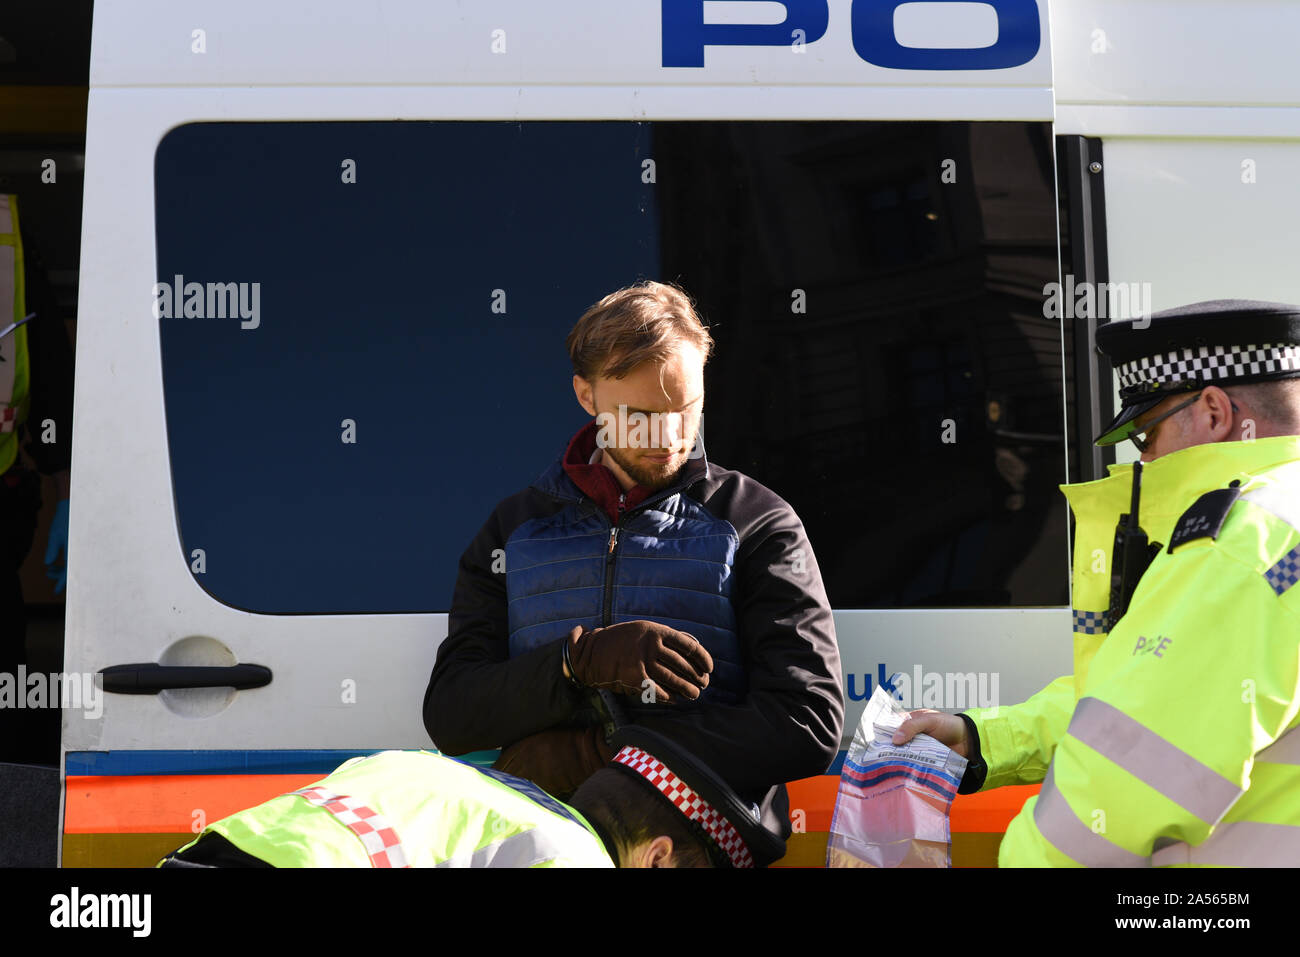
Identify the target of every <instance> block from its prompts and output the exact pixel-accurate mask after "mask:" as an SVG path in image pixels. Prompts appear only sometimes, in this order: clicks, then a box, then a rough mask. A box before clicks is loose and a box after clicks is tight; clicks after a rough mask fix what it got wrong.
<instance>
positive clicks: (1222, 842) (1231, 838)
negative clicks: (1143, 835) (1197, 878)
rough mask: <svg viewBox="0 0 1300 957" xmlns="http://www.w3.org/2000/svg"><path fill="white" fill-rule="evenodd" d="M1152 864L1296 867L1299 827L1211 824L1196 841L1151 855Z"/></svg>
mask: <svg viewBox="0 0 1300 957" xmlns="http://www.w3.org/2000/svg"><path fill="white" fill-rule="evenodd" d="M1151 863H1152V864H1153V865H1155V866H1156V867H1167V866H1169V865H1170V864H1210V865H1215V866H1218V867H1296V866H1297V865H1300V827H1293V826H1291V825H1290V824H1265V823H1264V822H1262V821H1232V822H1231V823H1228V824H1221V825H1220V826H1219V827H1217V828H1215V830H1214V833H1213V834H1211V835H1210V836H1209V837H1208V838H1206V839H1205V840H1204V841H1202V842H1201V843H1200V844H1198V845H1197V846H1196V847H1190V846H1188V845H1187V844H1171V845H1170V846H1169V847H1163V848H1161V849H1160V850H1158V851H1156V852H1155V853H1154V854H1152V855H1151Z"/></svg>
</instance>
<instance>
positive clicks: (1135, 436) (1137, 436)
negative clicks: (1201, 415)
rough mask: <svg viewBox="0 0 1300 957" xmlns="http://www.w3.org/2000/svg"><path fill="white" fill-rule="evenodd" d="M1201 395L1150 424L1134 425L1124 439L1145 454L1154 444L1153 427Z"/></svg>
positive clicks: (1194, 401) (1233, 409) (1235, 410)
mask: <svg viewBox="0 0 1300 957" xmlns="http://www.w3.org/2000/svg"><path fill="white" fill-rule="evenodd" d="M1201 395H1202V393H1200V392H1198V393H1196V394H1195V395H1194V396H1192V397H1191V398H1190V399H1188V400H1187V401H1186V402H1180V403H1178V404H1177V405H1176V406H1174V407H1173V408H1172V409H1169V410H1168V411H1167V412H1163V413H1161V414H1160V415H1158V416H1156V417H1155V418H1154V419H1152V420H1151V421H1150V422H1148V423H1146V424H1145V425H1143V426H1140V427H1137V426H1136V424H1135V427H1134V429H1133V431H1132V432H1130V433H1129V434H1128V435H1126V436H1124V438H1126V439H1128V440H1129V441H1131V442H1132V443H1133V444H1134V445H1135V446H1137V450H1138V451H1139V452H1145V451H1146V450H1147V449H1149V448H1151V445H1152V443H1154V442H1155V438H1156V437H1155V427H1156V426H1157V425H1158V424H1159V423H1161V422H1163V421H1164V420H1165V419H1167V418H1169V417H1170V416H1171V415H1173V414H1174V413H1175V412H1181V411H1182V410H1183V409H1185V408H1187V407H1188V406H1189V405H1194V404H1196V402H1197V400H1199V399H1200V397H1201ZM1228 401H1229V402H1230V403H1231V405H1232V411H1233V412H1238V411H1240V410H1239V409H1238V408H1237V403H1235V402H1233V401H1232V400H1231V399H1229V400H1228ZM1121 441H1122V440H1121Z"/></svg>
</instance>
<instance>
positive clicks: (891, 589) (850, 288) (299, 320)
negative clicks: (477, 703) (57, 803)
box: [62, 0, 1300, 865]
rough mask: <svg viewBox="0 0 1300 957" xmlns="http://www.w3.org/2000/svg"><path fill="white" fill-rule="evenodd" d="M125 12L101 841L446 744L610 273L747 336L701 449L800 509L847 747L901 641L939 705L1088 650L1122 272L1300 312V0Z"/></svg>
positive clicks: (987, 692)
mask: <svg viewBox="0 0 1300 957" xmlns="http://www.w3.org/2000/svg"><path fill="white" fill-rule="evenodd" d="M94 13H95V16H94V33H93V41H92V43H93V53H92V71H91V92H90V101H89V118H88V132H87V147H86V148H87V152H86V173H87V175H86V194H85V205H84V220H83V243H84V245H83V250H82V257H81V276H80V316H79V332H78V344H77V345H78V354H77V392H76V413H75V448H74V458H73V472H72V502H73V506H72V518H71V542H70V549H69V552H70V555H71V556H72V562H71V567H70V573H69V580H68V614H67V640H66V668H67V670H68V671H69V672H93V673H99V672H103V671H105V670H106V669H113V670H112V671H110V673H109V675H108V676H107V677H106V679H105V681H106V686H107V687H108V688H109V689H111V690H110V691H108V692H106V694H105V698H104V701H103V713H102V716H99V717H97V718H91V717H89V716H88V714H86V713H84V712H76V711H69V712H68V713H67V714H66V715H65V728H64V740H63V747H64V769H63V770H64V775H65V777H64V782H65V785H64V789H63V817H62V820H63V841H62V860H63V862H64V863H65V864H69V865H104V864H147V863H151V862H152V861H154V860H156V859H157V858H158V857H159V856H160V855H161V854H162V853H163V852H165V851H167V850H169V849H171V848H173V847H175V846H177V845H179V844H180V843H182V842H183V841H184V840H185V839H187V836H188V835H190V834H191V833H192V832H194V831H197V830H199V829H200V828H201V827H202V825H203V823H205V822H206V821H208V820H213V819H215V818H216V817H218V816H221V815H223V814H225V813H229V812H230V811H232V810H235V809H236V808H238V807H243V806H247V805H250V804H253V803H256V802H257V801H260V800H263V799H264V798H266V797H269V796H271V795H273V794H276V793H279V792H281V791H284V790H291V789H292V788H291V787H290V786H289V785H290V784H292V783H293V782H296V781H302V780H310V779H312V778H314V777H319V776H320V775H321V774H324V773H326V772H327V771H329V770H330V769H332V768H333V767H334V766H335V765H337V764H338V763H341V761H342V760H343V759H344V758H345V757H347V756H350V755H352V754H356V753H359V752H363V751H367V750H371V749H380V748H393V747H401V748H415V747H427V746H429V745H430V742H429V739H428V737H427V735H426V733H425V731H424V728H423V727H422V724H421V700H422V696H423V693H424V690H425V685H426V682H427V679H428V675H429V671H430V668H431V666H432V663H433V659H434V654H435V651H436V648H437V645H438V643H439V641H440V640H441V639H442V638H443V637H444V636H445V633H446V627H447V614H446V613H447V609H448V605H449V601H450V596H451V590H452V585H453V582H454V580H455V575H456V563H457V559H458V557H459V555H460V553H461V551H462V550H463V549H464V547H465V546H466V545H467V544H468V543H469V541H470V539H471V537H472V536H473V534H474V533H475V531H476V530H477V528H478V527H479V525H480V523H481V522H482V521H483V520H484V519H485V518H486V517H487V515H488V514H489V513H490V510H491V508H492V506H493V505H494V504H495V503H496V502H497V501H498V500H499V499H500V498H502V497H504V496H506V495H508V494H510V493H512V492H514V491H517V490H518V489H520V488H522V487H523V486H524V485H525V484H526V483H528V482H529V481H531V479H532V478H533V477H534V476H535V475H536V474H538V473H539V472H540V471H541V470H542V469H543V468H544V467H545V466H546V465H547V464H548V463H549V461H551V460H552V458H553V457H554V456H555V455H556V454H558V452H559V450H560V449H561V448H562V447H563V445H564V443H565V441H566V440H567V439H568V437H569V436H570V435H571V434H572V433H573V432H574V431H576V429H577V428H578V427H579V426H580V425H581V424H582V421H583V413H582V412H581V410H580V409H579V408H578V407H577V405H576V403H574V401H573V399H572V397H571V395H570V390H569V386H568V377H569V374H570V369H569V368H568V365H567V362H566V356H565V353H564V349H563V338H564V335H565V333H566V332H567V330H568V329H569V327H570V326H571V325H572V323H573V321H574V320H575V319H576V317H577V316H578V315H579V314H580V313H581V312H582V310H583V309H584V308H585V307H586V306H587V305H588V304H590V303H591V302H593V301H595V300H596V299H597V298H599V297H600V296H601V295H603V294H604V293H606V292H609V291H611V290H613V289H615V288H617V287H619V286H622V285H626V284H627V283H629V282H631V281H633V280H636V279H638V278H657V279H664V280H671V281H677V282H680V283H681V284H682V285H683V286H684V288H685V289H687V290H688V291H689V292H690V293H691V294H692V295H693V296H694V297H695V298H696V299H697V300H698V302H699V305H700V308H701V311H702V313H703V314H704V316H705V318H706V320H707V321H710V322H711V323H712V324H713V327H714V334H715V338H716V340H717V342H718V350H717V353H716V357H715V358H714V359H713V360H712V361H711V362H710V364H709V366H708V369H707V373H706V375H707V379H706V384H707V390H708V391H707V403H706V412H705V433H706V436H707V440H708V453H709V456H710V458H712V459H713V460H715V461H717V462H719V463H721V464H724V465H726V466H728V467H730V468H735V469H739V470H741V471H744V472H746V473H748V474H750V475H752V476H754V477H756V478H757V479H759V480H760V481H762V482H763V483H764V484H766V485H768V486H769V487H771V488H773V489H774V490H776V491H777V492H778V493H779V494H781V495H782V496H783V497H784V498H786V499H787V500H788V501H789V502H791V504H792V505H793V506H794V507H795V508H796V510H797V511H798V512H799V514H800V516H801V517H802V519H803V521H804V523H805V525H806V527H807V529H808V532H809V535H810V538H811V541H812V544H813V546H814V548H815V549H816V552H817V556H818V560H819V562H820V565H821V568H822V571H823V575H824V578H825V582H826V585H827V589H828V593H829V595H830V597H831V600H832V604H833V605H834V607H835V608H836V626H837V631H838V634H839V642H840V649H841V653H842V656H843V668H844V674H845V679H846V688H847V690H848V693H849V697H850V699H851V700H850V701H849V702H848V703H849V713H848V720H847V722H846V726H845V733H846V735H851V733H852V728H853V725H854V724H855V723H856V720H857V715H858V714H859V713H860V710H861V707H862V701H863V699H864V698H865V697H866V696H867V695H868V694H869V693H870V691H871V689H872V687H873V686H874V684H875V683H876V682H879V681H880V680H882V679H883V678H884V677H885V676H886V675H887V674H889V673H891V672H894V671H899V672H902V673H904V675H906V676H908V679H909V681H908V684H909V689H908V690H909V691H910V700H909V703H910V704H911V705H912V706H918V707H919V706H938V707H944V708H949V709H960V708H963V707H969V706H973V705H977V704H986V703H994V700H996V701H1000V702H1002V703H1012V702H1016V701H1020V700H1023V699H1024V698H1025V697H1027V696H1028V695H1030V694H1032V693H1033V692H1034V691H1036V690H1037V689H1038V688H1040V687H1041V686H1043V685H1044V684H1045V683H1047V682H1048V681H1049V680H1051V679H1052V678H1053V677H1055V676H1057V675H1059V674H1063V673H1066V672H1068V671H1069V669H1070V644H1071V641H1070V633H1071V625H1070V621H1071V618H1070V611H1069V583H1068V569H1069V558H1068V553H1069V545H1068V512H1067V508H1066V505H1065V502H1064V499H1063V497H1062V496H1061V495H1060V494H1059V492H1058V491H1057V488H1056V487H1057V485H1058V484H1059V483H1062V482H1064V481H1067V479H1068V480H1078V479H1080V478H1088V477H1095V476H1098V475H1100V474H1102V469H1103V468H1104V464H1105V463H1104V461H1103V458H1102V455H1101V453H1100V452H1098V451H1096V450H1093V449H1092V447H1091V444H1090V439H1091V437H1092V436H1093V434H1094V433H1095V431H1096V429H1097V426H1098V424H1099V423H1100V422H1102V421H1104V420H1106V419H1107V418H1108V415H1109V411H1110V407H1111V403H1112V401H1113V399H1112V396H1111V394H1110V393H1109V390H1104V389H1099V388H1098V387H1097V385H1096V383H1098V382H1100V381H1103V380H1102V376H1103V375H1108V374H1109V370H1108V369H1106V368H1105V367H1104V366H1100V365H1099V360H1098V358H1097V357H1096V355H1095V354H1094V352H1093V350H1092V349H1091V346H1090V333H1091V330H1092V329H1093V328H1094V327H1095V325H1096V324H1097V322H1098V321H1100V317H1099V316H1098V313H1099V312H1100V310H1099V309H1096V308H1094V309H1092V310H1091V311H1090V310H1089V308H1088V302H1089V298H1088V297H1089V295H1094V294H1095V293H1097V291H1098V290H1097V287H1096V285H1095V284H1098V283H1102V282H1108V283H1112V284H1114V285H1113V286H1112V289H1114V290H1122V291H1123V292H1124V294H1125V295H1126V296H1127V297H1128V298H1127V302H1128V305H1127V308H1129V309H1130V310H1131V311H1137V310H1145V309H1160V308H1165V307H1168V306H1172V305H1176V304H1180V303H1183V302H1188V301H1193V300H1198V299H1206V298H1215V297H1220V296H1243V297H1250V298H1259V299H1275V300H1300V274H1297V272H1296V271H1295V270H1294V268H1293V262H1292V260H1293V258H1294V225H1293V224H1294V223H1295V222H1296V221H1297V219H1300V176H1298V175H1297V173H1300V108H1298V107H1300V75H1297V74H1296V72H1295V71H1294V70H1292V69H1290V68H1289V66H1288V64H1289V63H1290V62H1291V60H1290V58H1291V54H1292V45H1293V38H1294V37H1295V36H1296V35H1297V32H1298V31H1300V8H1297V7H1296V6H1295V5H1293V4H1290V3H1287V2H1285V0H1238V2H1234V3H1232V4H1227V3H1216V4H1171V3H1159V2H1154V0H1122V2H1121V0H1069V2H1056V3H1049V2H1046V0H1037V2H1035V0H990V2H985V3H967V2H952V0H943V2H915V3H899V2H895V0H785V2H768V3H762V2H758V3H752V2H740V0H629V2H623V3H617V4H613V3H598V2H594V0H592V2H586V3H581V2H576V0H564V2H558V3H535V2H527V0H496V2H492V3H481V2H476V3H469V2H453V0H437V2H421V0H398V2H390V3H384V4H369V3H355V2H351V0H349V2H320V0H315V2H305V0H295V2H275V3H264V2H256V0H222V2H220V3H217V2H202V3H189V4H175V3H171V2H168V0H131V2H111V0H101V2H100V3H98V4H97V5H96V7H95V11H94ZM1053 284H1060V285H1061V286H1062V287H1063V288H1064V290H1065V291H1064V292H1063V294H1062V295H1061V296H1060V297H1059V298H1054V297H1053V295H1052V293H1053V291H1054V290H1055V289H1056V286H1054V285H1053ZM1089 290H1091V292H1089ZM1098 298H1099V299H1100V300H1101V301H1106V302H1110V303H1111V304H1112V305H1113V304H1114V301H1113V300H1115V296H1114V295H1110V296H1108V295H1107V294H1106V290H1105V289H1104V288H1103V289H1101V291H1100V296H1098V297H1095V298H1094V300H1093V301H1094V303H1095V302H1096V301H1097V299H1098ZM1121 454H1122V453H1121ZM189 668H206V669H227V670H225V671H206V672H194V671H187V670H186V669H189ZM195 684H198V685H210V687H194V686H192V685H195ZM232 686H233V687H232ZM126 692H136V693H126ZM142 692H143V693H142ZM484 707H491V702H484ZM833 782H834V778H833V776H829V775H828V776H827V779H826V781H825V782H816V781H814V782H806V783H805V785H804V786H803V788H802V790H801V789H800V788H798V787H796V788H793V789H792V805H793V806H794V807H796V808H797V809H799V810H800V811H801V812H806V813H805V819H804V820H801V821H800V822H799V823H800V824H801V825H803V826H801V827H797V828H796V830H797V831H800V833H797V834H796V835H795V838H794V840H792V842H791V857H790V861H791V862H793V863H816V862H817V860H818V855H819V854H820V853H823V852H824V832H825V829H826V817H827V814H828V812H829V804H828V801H829V798H828V795H833ZM961 800H965V799H961ZM959 806H960V805H959ZM954 820H955V826H956V830H957V831H959V832H960V833H958V834H956V835H955V839H954V858H955V861H956V862H957V863H959V864H960V863H988V862H990V856H991V855H995V854H996V845H997V840H998V838H999V835H998V834H997V833H996V830H997V828H996V827H990V826H989V825H987V824H983V825H979V824H970V825H969V826H968V825H966V824H963V822H962V821H961V820H959V819H957V818H956V817H955V818H954ZM983 820H987V819H983ZM818 832H821V833H820V834H819V833H818ZM819 842H820V843H819Z"/></svg>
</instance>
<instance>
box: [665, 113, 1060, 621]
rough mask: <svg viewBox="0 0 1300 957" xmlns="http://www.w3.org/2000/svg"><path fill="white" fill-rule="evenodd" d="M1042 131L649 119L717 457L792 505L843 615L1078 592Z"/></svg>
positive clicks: (669, 251) (1051, 599)
mask: <svg viewBox="0 0 1300 957" xmlns="http://www.w3.org/2000/svg"><path fill="white" fill-rule="evenodd" d="M1049 137H1050V128H1049V127H1048V126H1047V125H1045V124H1014V123H986V124H967V123H762V124H759V123H751V124H741V123H735V124H685V123H681V124H658V125H657V126H656V144H655V152H656V155H657V156H658V157H659V163H660V170H661V172H662V175H661V184H662V189H661V193H660V202H661V208H662V216H663V221H664V262H665V267H666V268H665V274H666V275H667V276H669V277H671V278H675V279H678V280H679V281H681V282H682V283H683V285H684V286H685V287H686V288H687V289H688V290H689V291H690V292H691V293H692V294H694V295H695V296H697V297H698V299H699V300H700V303H701V306H702V309H703V311H704V312H705V314H706V315H707V316H708V318H709V319H710V320H711V321H712V322H714V323H715V326H716V328H715V336H716V338H717V340H718V352H717V357H716V358H715V360H714V361H713V363H711V365H710V367H709V376H710V378H709V389H708V403H707V410H706V416H707V422H708V426H709V429H708V435H709V450H710V455H711V456H712V457H713V458H715V459H716V460H717V461H719V462H720V463H721V464H723V465H728V466H734V467H736V468H740V469H742V470H745V471H747V472H750V473H751V474H753V475H755V477H757V478H759V479H760V480H761V481H763V482H765V483H766V484H768V485H770V486H771V487H772V488H773V489H775V490H776V491H777V492H778V493H780V494H781V495H782V496H783V497H785V498H787V499H788V500H789V501H790V502H791V503H792V504H793V505H794V506H795V508H796V510H797V511H798V512H799V514H800V515H801V517H802V518H803V520H804V522H805V524H806V525H807V527H808V530H809V534H810V536H811V538H812V541H813V545H814V547H815V548H816V549H817V552H818V557H819V561H820V563H821V565H822V573H823V576H824V577H825V579H826V583H827V588H828V591H829V593H830V596H831V601H832V604H833V605H835V606H836V607H839V608H846V607H872V606H890V605H922V604H939V605H962V604H992V605H997V604H1056V603H1061V602H1064V600H1065V596H1066V580H1067V568H1066V564H1065V559H1064V556H1065V554H1066V549H1065V538H1064V536H1065V525H1064V513H1063V509H1062V508H1061V507H1060V506H1061V503H1060V500H1059V498H1058V495H1059V493H1058V492H1057V490H1056V485H1057V484H1058V483H1059V482H1062V481H1064V477H1065V471H1064V464H1065V460H1064V449H1063V445H1062V443H1061V437H1060V432H1061V422H1062V382H1061V353H1060V330H1059V327H1058V325H1057V323H1056V322H1055V321H1051V320H1047V319H1045V318H1044V317H1043V315H1042V305H1041V303H1042V288H1043V285H1044V284H1045V283H1047V282H1049V281H1051V280H1053V279H1054V278H1055V277H1056V275H1057V241H1056V206H1055V190H1054V185H1053V181H1052V159H1051V142H1050V139H1049ZM704 157H708V160H707V162H706V161H704V160H703V159H702V158H704ZM945 160H952V161H953V162H952V164H951V166H950V168H951V169H952V170H953V178H955V182H952V183H945V182H942V181H941V172H942V170H943V168H944V161H945ZM677 164H681V168H682V169H685V170H689V175H685V174H683V175H673V171H674V170H675V169H676V168H678V166H677ZM796 289H799V290H802V291H803V293H804V296H805V298H806V312H802V313H800V312H794V311H792V310H791V307H790V304H791V296H792V290H796ZM990 400H996V408H997V421H991V420H990V417H989V414H988V413H989V408H990V405H989V403H990ZM947 425H950V426H951V429H950V430H946V428H945V427H946V426H947ZM945 431H947V432H948V437H949V438H950V439H951V438H955V441H950V442H944V441H943V438H944V435H945ZM1013 460H1014V464H1013Z"/></svg>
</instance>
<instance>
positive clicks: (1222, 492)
mask: <svg viewBox="0 0 1300 957" xmlns="http://www.w3.org/2000/svg"><path fill="white" fill-rule="evenodd" d="M1240 496H1241V489H1240V488H1238V487H1237V483H1236V482H1233V483H1232V485H1231V486H1230V487H1229V488H1216V489H1215V490H1214V491H1213V492H1206V493H1205V494H1204V495H1202V496H1201V497H1200V498H1198V499H1197V500H1196V501H1195V502H1194V503H1192V507H1191V508H1189V509H1188V510H1187V511H1185V512H1183V515H1182V517H1181V518H1180V519H1178V524H1177V525H1175V526H1174V533H1173V535H1171V536H1170V537H1169V551H1170V552H1172V551H1173V550H1174V549H1175V548H1177V547H1178V546H1179V545H1185V544H1187V543H1188V542H1191V541H1195V540H1196V539H1198V538H1211V539H1213V538H1218V537H1219V530H1220V529H1221V528H1223V523H1224V521H1226V520H1227V518H1228V513H1229V512H1230V511H1232V506H1233V504H1234V503H1235V502H1236V501H1237V499H1238V498H1239V497H1240Z"/></svg>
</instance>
